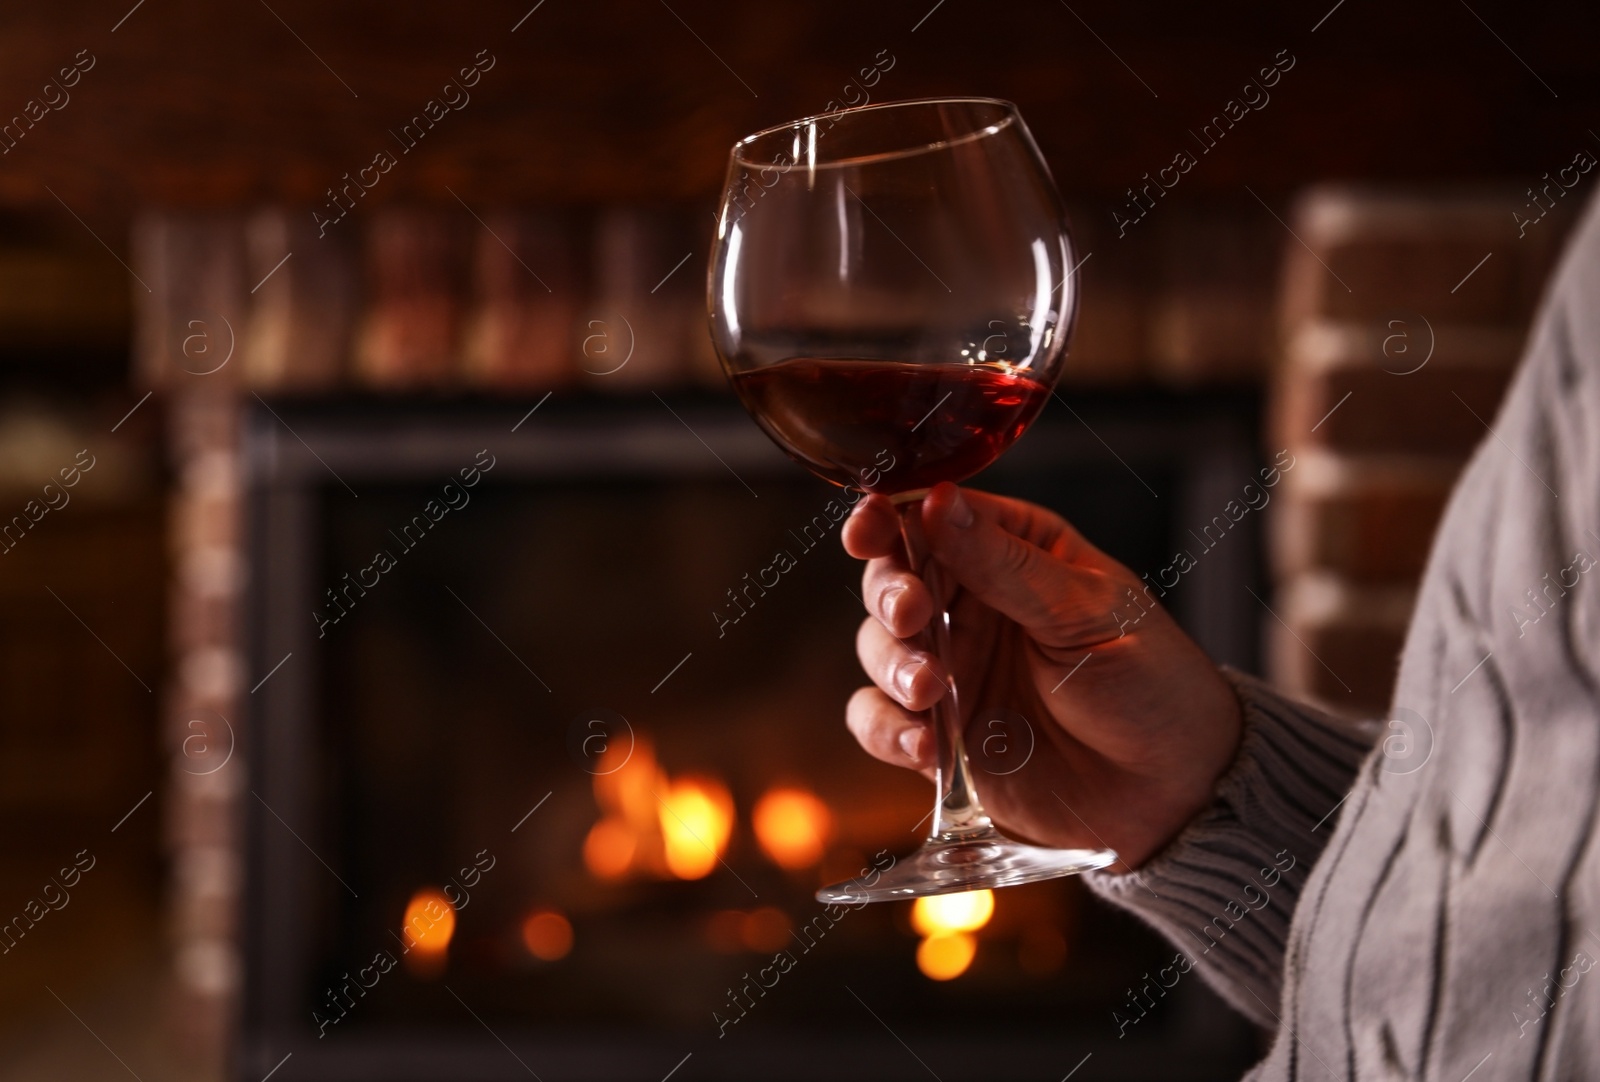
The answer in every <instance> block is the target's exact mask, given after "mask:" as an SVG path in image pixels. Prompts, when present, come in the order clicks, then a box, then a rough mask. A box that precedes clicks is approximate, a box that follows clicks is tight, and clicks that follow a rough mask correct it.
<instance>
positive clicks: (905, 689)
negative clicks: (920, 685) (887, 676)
mask: <svg viewBox="0 0 1600 1082" xmlns="http://www.w3.org/2000/svg"><path fill="white" fill-rule="evenodd" d="M920 668H922V663H921V662H920V661H908V662H906V663H905V664H903V665H901V666H900V667H899V668H897V669H896V670H895V671H894V686H895V690H896V691H898V692H899V693H900V700H901V701H902V702H910V701H911V687H912V685H913V684H914V683H915V682H916V679H917V670H918V669H920Z"/></svg>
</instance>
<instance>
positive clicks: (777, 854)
mask: <svg viewBox="0 0 1600 1082" xmlns="http://www.w3.org/2000/svg"><path fill="white" fill-rule="evenodd" d="M751 823H752V825H753V826H754V827H755V831H756V840H757V841H759V842H760V843H761V848H762V849H763V850H764V851H765V852H766V854H767V856H768V857H769V858H771V860H772V862H773V863H774V864H776V865H778V867H780V868H789V869H799V868H809V867H810V866H811V865H813V864H815V863H817V862H818V861H819V860H821V859H822V852H823V850H824V849H825V848H827V845H828V841H829V840H830V838H831V837H832V835H833V814H832V813H831V812H829V811H828V806H827V805H826V804H824V803H823V802H822V801H820V800H818V799H817V798H816V797H815V796H814V795H813V794H811V793H809V792H807V791H806V790H804V789H795V788H780V789H770V790H768V791H767V793H766V794H765V795H764V796H762V798H761V799H760V800H759V801H757V802H756V808H755V812H754V814H753V815H752V816H751Z"/></svg>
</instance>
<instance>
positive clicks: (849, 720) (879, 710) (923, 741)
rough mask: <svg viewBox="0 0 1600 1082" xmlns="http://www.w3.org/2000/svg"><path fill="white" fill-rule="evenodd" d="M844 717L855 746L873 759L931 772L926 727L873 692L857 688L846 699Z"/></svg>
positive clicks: (930, 743) (929, 737)
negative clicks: (848, 699) (847, 699)
mask: <svg viewBox="0 0 1600 1082" xmlns="http://www.w3.org/2000/svg"><path fill="white" fill-rule="evenodd" d="M844 717H845V725H846V726H847V727H848V728H849V729H850V732H851V734H852V735H853V736H855V738H856V742H857V743H858V744H860V745H861V747H862V748H863V749H864V750H865V751H866V753H867V754H868V755H871V756H872V757H873V758H874V759H881V760H882V761H883V762H886V763H888V764H889V765H890V766H903V767H906V768H907V769H909V770H922V771H927V770H931V769H932V768H933V734H932V733H931V732H930V731H929V729H928V723H927V722H926V721H924V720H922V719H921V718H918V717H916V716H915V715H913V714H911V713H908V712H907V711H906V710H905V709H904V708H903V707H901V706H899V705H898V704H896V703H895V702H894V700H892V699H890V698H889V697H888V696H887V695H885V694H884V693H883V692H881V691H879V690H878V689H877V688H860V689H858V690H857V691H856V693H855V694H854V695H852V696H850V703H849V705H848V706H846V707H845V712H844Z"/></svg>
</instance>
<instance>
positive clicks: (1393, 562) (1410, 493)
mask: <svg viewBox="0 0 1600 1082" xmlns="http://www.w3.org/2000/svg"><path fill="white" fill-rule="evenodd" d="M1523 202H1524V200H1523V199H1521V198H1520V197H1517V196H1516V195H1515V193H1512V192H1506V193H1504V194H1503V195H1502V194H1501V193H1485V194H1472V195H1461V194H1452V193H1448V192H1439V193H1433V194H1428V193H1415V192H1407V193H1400V192H1392V191H1381V190H1372V189H1358V188H1349V187H1325V188H1318V189H1315V190H1313V191H1311V192H1310V193H1308V194H1307V195H1305V196H1304V197H1302V198H1301V199H1300V200H1299V201H1298V202H1297V204H1296V205H1295V207H1294V209H1293V212H1292V214H1291V215H1290V221H1289V224H1290V227H1291V228H1292V229H1293V231H1294V233H1295V234H1296V236H1297V237H1298V242H1297V241H1296V240H1293V239H1291V240H1289V241H1288V242H1286V244H1285V253H1286V258H1285V266H1284V284H1283V293H1282V296H1281V300H1280V311H1281V328H1280V330H1281V337H1280V341H1279V346H1278V350H1277V357H1276V361H1275V371H1274V374H1273V393H1272V406H1271V411H1270V417H1269V425H1268V428H1269V435H1268V439H1269V440H1270V441H1272V443H1273V447H1274V449H1276V448H1280V447H1281V448H1287V449H1288V450H1289V451H1290V452H1291V453H1292V454H1294V456H1295V466H1294V468H1293V469H1291V470H1290V471H1288V472H1287V473H1286V474H1285V477H1284V485H1283V488H1282V490H1281V492H1280V498H1281V501H1280V503H1279V505H1278V507H1277V514H1276V516H1275V517H1274V518H1273V519H1272V527H1271V541H1270V552H1271V565H1272V566H1271V571H1272V575H1273V577H1274V580H1275V590H1274V600H1273V609H1274V610H1275V612H1276V616H1277V617H1279V618H1281V622H1280V620H1279V619H1277V618H1274V617H1273V616H1271V615H1268V616H1266V617H1265V620H1264V627H1265V630H1266V656H1267V659H1268V669H1269V673H1270V675H1271V677H1272V678H1273V679H1274V680H1275V681H1276V682H1277V683H1278V684H1279V685H1280V686H1282V687H1284V688H1286V689H1287V690H1289V691H1291V692H1293V693H1296V694H1300V695H1303V696H1305V697H1308V698H1313V699H1317V700H1319V701H1322V702H1324V703H1326V704H1328V705H1330V706H1332V707H1333V708H1335V709H1339V710H1343V711H1346V712H1351V713H1365V714H1367V715H1368V716H1371V715H1373V714H1376V713H1381V712H1382V711H1383V710H1385V709H1386V708H1387V707H1388V703H1389V698H1390V694H1391V692H1392V690H1393V685H1394V677H1395V671H1396V666H1397V663H1398V660H1399V651H1400V647H1401V644H1402V639H1403V636H1404V634H1405V629H1406V626H1407V623H1408V622H1409V619H1410V614H1411V609H1412V606H1413V603H1414V601H1415V596H1416V589H1417V584H1418V581H1419V579H1420V576H1421V572H1422V568H1423V564H1424V562H1425V560H1426V558H1427V554H1428V551H1429V549H1430V547H1431V544H1432V538H1433V532H1434V528H1435V527H1436V525H1437V524H1438V521H1439V517H1440V515H1441V514H1442V512H1443V509H1444V504H1445V501H1446V499H1447V497H1448V495H1449V492H1450V488H1451V486H1452V485H1453V483H1454V481H1455V478H1456V476H1457V475H1458V474H1459V473H1460V470H1461V468H1462V466H1463V465H1464V464H1465V462H1466V459H1467V457H1468V456H1469V455H1470V454H1471V452H1472V450H1473V448H1475V447H1476V446H1477V445H1478V443H1479V442H1480V441H1481V440H1482V439H1483V438H1485V436H1486V435H1487V429H1486V425H1487V424H1488V423H1492V422H1493V420H1494V417H1495V413H1496V410H1497V408H1498V406H1499V402H1500V398H1501V395H1502V394H1503V393H1504V391H1505V388H1506V385H1507V383H1508V381H1509V380H1510V378H1511V375H1512V373H1513V370H1514V368H1515V366H1516V362H1517V360H1518V356H1519V353H1520V350H1521V346H1522V341H1523V338H1524V336H1525V334H1526V331H1527V327H1528V321H1529V318H1530V316H1531V314H1532V310H1533V306H1534V304H1535V302H1536V300H1537V297H1538V294H1539V291H1540V289H1541V287H1542V284H1543V281H1544V279H1545V277H1546V275H1547V274H1548V271H1549V269H1550V266H1551V264H1552V261H1553V256H1554V254H1555V252H1556V251H1557V249H1558V246H1559V242H1560V239H1561V237H1562V235H1563V233H1564V231H1565V228H1566V226H1567V224H1569V219H1565V218H1563V219H1555V218H1554V216H1552V220H1549V221H1545V222H1543V223H1541V225H1540V229H1542V230H1543V232H1540V233H1537V234H1530V235H1528V236H1522V237H1519V235H1518V227H1517V226H1516V224H1515V222H1514V220H1513V217H1512V211H1513V210H1517V209H1520V208H1522V206H1523ZM1300 242H1303V243H1300Z"/></svg>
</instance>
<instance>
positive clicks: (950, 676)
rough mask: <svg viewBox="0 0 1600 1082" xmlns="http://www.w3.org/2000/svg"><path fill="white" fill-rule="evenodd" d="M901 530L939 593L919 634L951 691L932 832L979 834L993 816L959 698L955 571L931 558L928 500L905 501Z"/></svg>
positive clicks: (939, 739)
mask: <svg viewBox="0 0 1600 1082" xmlns="http://www.w3.org/2000/svg"><path fill="white" fill-rule="evenodd" d="M899 512H900V534H901V537H902V538H904V540H905V546H906V562H907V564H908V565H909V567H910V569H911V572H912V574H914V575H917V576H918V577H919V578H921V579H922V581H923V582H924V583H926V584H927V587H928V590H929V592H931V593H932V594H933V618H932V619H931V620H930V621H929V622H928V629H927V630H926V631H925V632H923V633H922V634H921V635H919V636H918V638H919V639H920V640H921V643H920V645H921V646H922V647H923V648H924V649H925V650H927V652H928V653H930V654H932V655H933V658H934V660H935V662H936V663H937V665H938V668H939V670H940V671H941V672H942V673H944V674H945V683H946V686H947V688H948V689H949V690H948V691H947V693H946V694H945V695H944V696H943V697H942V698H941V699H940V700H939V701H938V702H937V703H935V704H934V705H933V709H932V710H931V711H930V713H931V715H932V721H933V735H934V740H935V741H936V743H937V745H938V753H939V759H938V772H937V774H936V775H935V776H934V785H935V787H936V788H937V789H938V802H937V803H936V804H934V807H933V829H932V831H931V833H932V836H933V837H935V838H944V839H955V838H960V837H962V836H963V835H969V834H979V833H982V832H984V831H987V830H989V829H990V822H989V817H988V815H986V814H985V813H984V810H983V805H982V804H980V803H979V802H978V794H977V791H976V790H975V789H973V787H972V767H971V765H970V764H969V763H968V762H967V749H966V745H965V743H964V742H963V740H962V731H963V729H964V726H963V724H962V719H961V707H960V702H959V700H958V698H957V691H956V682H955V675H954V668H953V666H952V665H951V664H950V662H951V660H952V659H951V656H950V612H949V606H951V605H953V604H955V590H956V589H959V587H955V586H954V584H953V583H952V582H951V581H950V577H949V573H948V572H947V571H946V570H945V568H944V567H943V566H941V565H940V564H939V562H938V561H937V560H934V559H931V558H930V557H929V547H928V536H927V532H926V531H925V530H924V529H923V525H922V500H921V499H920V498H918V499H910V500H906V501H904V502H902V503H900V504H899Z"/></svg>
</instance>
